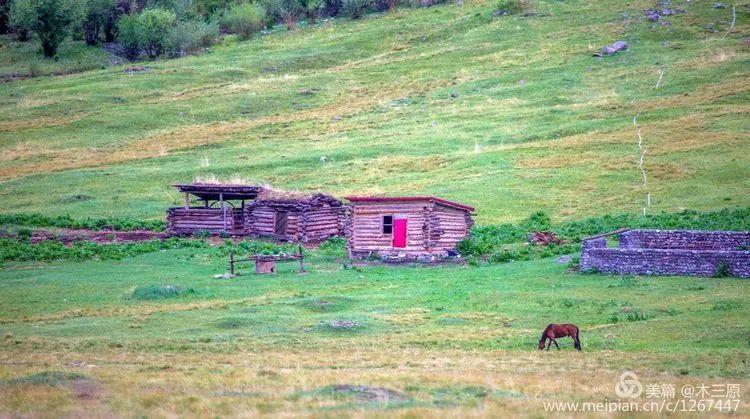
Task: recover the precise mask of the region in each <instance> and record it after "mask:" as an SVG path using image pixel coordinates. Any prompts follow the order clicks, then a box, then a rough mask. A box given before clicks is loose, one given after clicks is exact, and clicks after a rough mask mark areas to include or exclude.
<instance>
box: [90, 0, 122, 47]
mask: <svg viewBox="0 0 750 419" xmlns="http://www.w3.org/2000/svg"><path fill="white" fill-rule="evenodd" d="M115 13H116V10H115V2H114V0H87V1H86V4H85V6H84V16H83V33H84V38H85V39H86V44H88V45H96V44H98V43H99V39H100V33H101V32H102V30H104V32H105V34H106V33H107V30H108V29H109V28H110V27H111V24H112V23H111V22H112V21H113V20H114V18H115ZM109 31H110V32H111V29H110V30H109ZM108 42H111V40H109V41H108Z"/></svg>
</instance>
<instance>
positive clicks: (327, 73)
mask: <svg viewBox="0 0 750 419" xmlns="http://www.w3.org/2000/svg"><path fill="white" fill-rule="evenodd" d="M653 3H654V2H653V1H636V2H627V4H625V3H623V2H621V1H618V0H607V1H595V2H594V1H591V2H585V1H581V0H571V1H565V2H560V1H548V2H540V3H539V6H538V9H539V11H540V12H542V13H541V14H540V15H538V16H533V17H522V16H502V17H496V18H492V17H491V13H492V11H493V9H494V7H493V3H482V2H479V3H465V4H464V6H463V7H455V6H443V7H434V8H428V9H419V10H408V11H398V12H394V13H389V14H385V15H375V16H370V17H368V18H366V19H363V20H360V21H348V20H341V21H339V20H336V21H329V22H325V23H321V24H320V25H318V26H315V27H311V28H305V29H301V30H297V31H293V32H286V31H277V32H274V33H272V34H270V35H263V36H259V37H257V38H256V39H252V40H250V41H248V42H242V43H238V42H236V41H234V40H233V39H231V38H229V39H227V40H225V42H224V43H223V44H222V45H220V46H218V47H216V48H214V49H213V50H212V51H211V52H210V53H207V54H204V55H202V56H197V57H188V58H183V59H177V60H168V61H157V62H148V63H145V65H146V66H147V67H148V69H147V71H144V72H139V73H133V74H127V73H125V72H124V71H123V70H124V67H110V68H107V69H103V70H93V71H88V72H83V73H78V74H73V75H67V76H56V77H40V78H33V79H27V80H22V81H14V82H9V83H3V84H0V179H1V182H2V184H1V185H2V187H0V211H2V212H32V211H33V212H36V211H45V212H49V213H52V214H68V213H69V214H71V215H73V216H82V215H96V216H136V217H144V218H158V217H162V216H163V211H164V208H165V207H166V206H168V205H171V204H177V203H179V202H181V200H180V199H181V198H180V197H179V196H178V194H176V193H175V192H174V191H173V190H172V189H171V188H170V187H169V184H170V183H172V182H176V181H189V180H192V179H194V178H195V177H197V176H217V177H219V178H230V177H233V176H241V177H243V178H245V179H250V180H255V181H261V182H267V183H271V184H273V185H275V186H278V187H282V188H297V189H306V190H307V189H321V190H325V191H330V192H332V193H334V194H337V195H346V194H351V193H361V194H366V193H373V194H413V193H428V194H436V195H441V196H445V197H448V198H453V199H457V200H460V201H464V202H467V203H469V204H471V205H474V206H476V207H477V208H478V210H479V212H478V220H479V221H480V222H483V223H486V222H499V221H509V220H518V219H520V218H522V217H524V216H526V215H528V214H529V213H530V212H532V211H534V210H546V211H548V212H549V213H551V214H552V215H553V216H554V217H555V218H558V219H573V218H579V217H581V216H584V215H592V214H601V213H605V212H624V211H634V212H635V211H639V210H640V208H641V207H642V205H643V202H644V200H645V193H646V190H645V189H644V188H643V185H642V179H641V173H640V170H639V169H638V156H639V151H638V146H637V137H636V127H635V126H634V125H633V117H634V116H635V115H636V114H637V115H638V118H637V123H638V125H639V126H640V127H641V134H642V136H643V140H644V145H645V148H646V160H645V169H646V171H647V174H648V176H649V182H650V184H649V187H650V190H651V191H652V196H653V198H652V202H653V205H652V210H654V211H658V210H678V209H681V208H693V209H713V208H717V207H724V206H733V205H741V206H747V205H750V193H748V191H750V180H749V179H750V157H748V156H750V143H749V142H748V140H747V139H748V132H750V119H748V118H747V113H748V111H750V108H749V107H748V103H750V71H748V68H749V66H748V64H750V60H749V58H750V45H749V44H748V36H750V23H749V22H750V14H749V11H748V8H747V7H746V5H739V6H738V7H737V9H736V10H737V13H736V23H735V25H734V28H733V30H732V31H731V33H729V34H728V35H727V31H728V29H729V26H730V21H731V17H732V12H731V8H730V9H713V8H712V7H711V4H712V3H711V2H692V3H690V4H689V5H683V6H684V7H686V9H687V13H685V14H680V15H677V16H672V17H669V18H668V19H667V20H668V21H669V22H670V23H671V25H670V26H661V25H659V24H655V23H652V22H648V21H646V20H645V19H644V17H643V13H642V9H644V8H647V7H651V6H653ZM617 39H623V40H626V41H628V42H629V43H630V44H631V47H630V49H629V50H628V51H626V52H624V53H620V54H618V55H616V56H613V57H606V58H603V59H598V58H593V57H592V56H591V55H592V52H594V51H595V50H597V49H599V48H600V47H601V46H603V45H604V44H606V43H610V42H612V41H614V40H617ZM2 56H3V57H8V55H5V54H2ZM6 59H7V58H0V60H6ZM16 59H17V57H16ZM3 66H5V67H8V66H9V64H8V63H4V64H3ZM661 70H663V78H662V80H661V82H660V83H659V84H660V85H659V88H658V89H657V88H655V86H656V85H657V82H658V80H659V77H660V71H661Z"/></svg>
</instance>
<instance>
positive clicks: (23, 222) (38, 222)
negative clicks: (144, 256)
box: [0, 214, 165, 231]
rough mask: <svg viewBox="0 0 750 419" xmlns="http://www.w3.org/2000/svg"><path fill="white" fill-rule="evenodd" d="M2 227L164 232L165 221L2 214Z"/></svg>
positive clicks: (0, 215) (0, 222)
mask: <svg viewBox="0 0 750 419" xmlns="http://www.w3.org/2000/svg"><path fill="white" fill-rule="evenodd" d="M0 225H17V226H28V227H58V228H86V229H89V230H112V229H114V230H122V231H130V230H152V231H163V230H164V228H165V225H164V221H161V220H151V221H145V220H136V219H134V218H83V219H79V220H76V219H74V218H72V217H71V216H69V215H61V216H58V217H49V216H46V215H42V214H0Z"/></svg>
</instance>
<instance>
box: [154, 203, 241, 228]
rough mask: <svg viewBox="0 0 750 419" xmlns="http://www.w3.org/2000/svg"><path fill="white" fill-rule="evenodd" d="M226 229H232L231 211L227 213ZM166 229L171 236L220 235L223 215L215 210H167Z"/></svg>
mask: <svg viewBox="0 0 750 419" xmlns="http://www.w3.org/2000/svg"><path fill="white" fill-rule="evenodd" d="M226 228H227V229H231V228H232V213H231V210H229V212H228V213H227V225H226ZM167 229H168V231H169V232H171V233H173V234H192V233H196V232H199V231H210V232H212V233H221V232H222V231H224V215H223V212H222V211H221V210H220V209H216V208H212V209H205V208H195V207H191V208H190V209H186V208H183V207H178V208H169V210H167Z"/></svg>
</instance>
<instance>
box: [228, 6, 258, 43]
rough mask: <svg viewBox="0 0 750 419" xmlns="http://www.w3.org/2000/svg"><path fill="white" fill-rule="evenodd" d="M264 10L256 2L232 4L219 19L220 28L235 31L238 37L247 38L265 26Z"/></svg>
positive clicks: (230, 31)
mask: <svg viewBox="0 0 750 419" xmlns="http://www.w3.org/2000/svg"><path fill="white" fill-rule="evenodd" d="M266 19H267V17H266V10H265V9H264V8H263V6H261V5H259V4H257V3H241V4H237V5H234V6H232V7H231V8H230V9H229V10H227V11H226V13H224V15H223V16H222V17H221V20H220V26H221V29H222V30H224V31H227V32H229V33H236V34H237V35H239V37H240V39H248V38H250V37H251V36H252V35H253V34H254V33H256V32H259V31H260V30H261V29H263V28H265V27H266Z"/></svg>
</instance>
